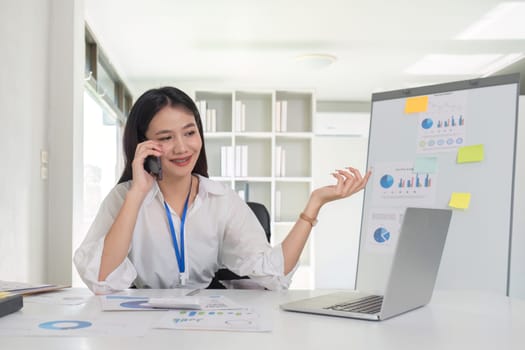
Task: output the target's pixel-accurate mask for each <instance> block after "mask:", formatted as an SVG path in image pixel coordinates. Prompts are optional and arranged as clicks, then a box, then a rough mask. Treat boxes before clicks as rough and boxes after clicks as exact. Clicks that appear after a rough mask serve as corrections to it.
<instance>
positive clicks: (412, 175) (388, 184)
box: [373, 162, 437, 207]
mask: <svg viewBox="0 0 525 350" xmlns="http://www.w3.org/2000/svg"><path fill="white" fill-rule="evenodd" d="M373 174H374V179H373V191H374V197H375V198H374V203H376V204H378V205H380V206H382V207H408V206H434V204H435V201H436V179H437V173H433V174H430V173H416V172H414V165H413V163H411V162H399V163H377V164H376V165H375V166H374V169H373Z"/></svg>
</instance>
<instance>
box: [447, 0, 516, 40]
mask: <svg viewBox="0 0 525 350" xmlns="http://www.w3.org/2000/svg"><path fill="white" fill-rule="evenodd" d="M524 16H525V3H524V2H522V1H514V2H503V3H501V4H499V5H498V6H496V7H495V8H494V9H492V11H490V12H488V13H487V14H485V15H484V16H483V17H482V18H481V19H480V20H479V21H477V22H476V23H474V24H472V25H471V26H470V27H468V28H467V29H466V30H465V31H464V32H462V33H461V34H459V35H458V36H457V37H456V39H460V40H481V39H485V40H487V39H523V38H525V27H524V26H523V17H524Z"/></svg>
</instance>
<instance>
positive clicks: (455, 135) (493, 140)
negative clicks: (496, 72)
mask: <svg viewBox="0 0 525 350" xmlns="http://www.w3.org/2000/svg"><path fill="white" fill-rule="evenodd" d="M518 85H519V75H518V74H514V75H505V76H496V77H489V78H482V79H476V80H469V81H460V82H453V83H446V84H440V85H433V86H425V87H419V88H414V89H409V90H397V91H389V92H383V93H376V94H373V95H372V114H371V125H370V135H369V148H368V159H367V166H368V168H370V169H372V171H373V174H372V177H371V179H370V181H369V183H368V185H367V188H366V189H365V193H364V201H363V216H362V224H361V234H360V243H359V260H358V270H357V278H356V286H357V288H358V289H361V290H376V291H378V292H382V291H383V290H384V287H385V284H386V281H387V278H388V272H389V269H390V265H391V262H392V257H393V252H394V250H395V246H396V243H397V237H398V236H399V227H400V224H401V222H402V218H403V214H404V210H405V208H406V207H408V206H415V207H430V208H449V207H450V201H451V198H453V194H454V193H455V194H457V197H458V198H462V196H470V202H469V203H468V208H463V209H461V208H454V212H453V215H452V221H451V224H450V229H449V234H448V237H447V242H446V244H445V250H444V252H443V257H442V260H441V265H440V270H439V274H438V279H437V282H436V288H438V289H478V290H488V291H494V292H497V293H501V294H507V292H508V266H509V257H510V255H509V249H510V241H511V239H510V238H511V235H512V205H513V193H514V191H513V184H514V158H515V152H516V125H517V105H518V92H519V86H518ZM471 146H475V148H476V149H477V150H479V149H480V148H482V150H483V152H482V157H483V159H482V160H481V161H475V162H467V163H458V161H457V159H458V152H461V151H464V150H467V149H470V148H463V147H471ZM474 153H475V152H474ZM478 156H479V153H478ZM463 198H464V197H463ZM461 206H462V205H459V207H461Z"/></svg>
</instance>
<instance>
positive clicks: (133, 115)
mask: <svg viewBox="0 0 525 350" xmlns="http://www.w3.org/2000/svg"><path fill="white" fill-rule="evenodd" d="M166 106H170V107H183V108H186V109H187V110H188V111H190V112H191V113H192V114H193V116H194V117H195V123H196V124H197V129H198V130H199V135H200V136H201V140H202V148H201V152H200V154H199V158H198V159H197V163H195V167H194V168H193V170H192V173H194V174H199V175H202V176H204V177H208V161H207V160H206V150H205V149H204V133H203V131H202V121H201V116H200V114H199V110H198V109H197V106H196V105H195V102H193V100H192V99H191V97H189V96H188V95H187V94H186V93H184V92H183V91H181V90H179V89H177V88H175V87H170V86H166V87H162V88H159V89H151V90H148V91H146V92H145V93H143V94H142V95H141V96H140V97H139V98H138V100H137V101H136V102H135V103H134V105H133V107H132V108H131V111H130V112H129V117H128V119H127V121H126V127H125V129H124V137H123V144H124V157H125V161H126V165H125V167H124V171H123V172H122V176H121V177H120V180H119V181H118V183H121V182H125V181H128V180H131V179H132V178H133V170H132V168H131V163H132V162H133V158H134V157H135V150H136V148H137V145H138V144H139V143H141V142H143V141H146V130H148V126H149V123H150V122H151V120H152V119H153V117H154V116H155V115H156V114H157V113H158V112H159V111H160V110H161V109H162V108H164V107H166Z"/></svg>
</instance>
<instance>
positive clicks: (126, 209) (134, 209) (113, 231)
mask: <svg viewBox="0 0 525 350" xmlns="http://www.w3.org/2000/svg"><path fill="white" fill-rule="evenodd" d="M143 200H144V196H143V195H142V194H141V193H140V192H137V191H132V190H130V191H128V193H127V194H126V198H125V200H124V203H123V204H122V208H121V209H120V211H119V213H118V215H117V217H116V219H115V221H114V222H113V225H111V228H110V229H109V232H108V234H107V235H106V238H105V239H104V249H103V250H102V257H101V261H100V270H99V275H98V280H99V281H104V280H106V277H108V275H109V274H110V273H111V272H113V270H115V269H116V268H117V267H118V266H119V265H120V264H121V263H122V261H124V259H125V258H126V256H127V255H128V250H129V246H130V244H131V239H132V237H133V230H134V229H135V224H136V222H137V215H138V212H139V209H140V206H141V204H142V201H143Z"/></svg>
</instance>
